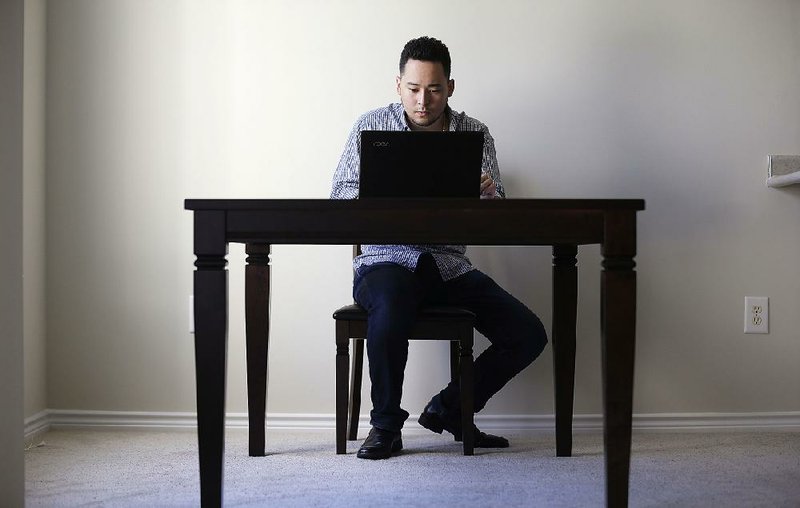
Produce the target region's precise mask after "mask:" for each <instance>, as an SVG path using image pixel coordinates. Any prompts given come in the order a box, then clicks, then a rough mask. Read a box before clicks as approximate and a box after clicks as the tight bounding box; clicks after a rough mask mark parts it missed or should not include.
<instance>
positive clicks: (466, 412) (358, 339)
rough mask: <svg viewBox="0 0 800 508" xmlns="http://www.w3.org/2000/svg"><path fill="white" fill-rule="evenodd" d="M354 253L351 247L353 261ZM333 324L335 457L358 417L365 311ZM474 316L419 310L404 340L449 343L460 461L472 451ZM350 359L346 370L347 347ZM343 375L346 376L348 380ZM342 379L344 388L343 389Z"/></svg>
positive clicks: (346, 313)
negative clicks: (458, 410)
mask: <svg viewBox="0 0 800 508" xmlns="http://www.w3.org/2000/svg"><path fill="white" fill-rule="evenodd" d="M359 252H360V249H359V246H355V247H354V255H356V254H358V253H359ZM333 319H334V320H335V322H336V453H338V454H342V453H345V451H346V441H347V440H348V439H349V440H351V441H354V440H356V439H357V433H358V419H359V413H360V411H361V379H362V371H363V366H364V341H365V340H366V337H367V311H366V310H364V309H363V308H362V307H361V306H360V305H356V304H353V305H346V306H344V307H342V308H340V309H338V310H336V312H334V313H333ZM474 326H475V314H473V313H472V312H470V311H468V310H465V309H461V308H458V307H425V308H423V309H422V310H421V311H420V314H419V319H418V320H417V323H416V326H415V327H414V329H413V330H412V332H411V336H410V337H409V339H416V340H448V341H450V378H451V380H453V381H455V380H458V381H459V384H460V386H461V426H462V429H463V430H462V440H463V445H464V455H472V454H473V451H474V436H473V432H472V429H473V427H474V415H473V407H474V403H473V389H472V386H473V373H472V368H473V357H472V347H473V342H474V335H473V328H474ZM351 340H352V341H353V349H354V355H353V358H352V369H349V367H350V341H351ZM348 370H350V372H349V374H350V375H349V376H348ZM348 377H349V378H350V379H349V383H348Z"/></svg>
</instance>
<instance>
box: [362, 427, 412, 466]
mask: <svg viewBox="0 0 800 508" xmlns="http://www.w3.org/2000/svg"><path fill="white" fill-rule="evenodd" d="M402 449H403V439H402V436H401V434H400V433H399V432H392V431H390V430H383V429H379V428H378V427H372V430H370V431H369V435H368V436H367V439H365V440H364V444H362V445H361V448H359V449H358V453H357V454H356V457H358V458H359V459H372V460H375V459H388V458H389V457H391V456H392V454H393V453H395V452H399V451H400V450H402Z"/></svg>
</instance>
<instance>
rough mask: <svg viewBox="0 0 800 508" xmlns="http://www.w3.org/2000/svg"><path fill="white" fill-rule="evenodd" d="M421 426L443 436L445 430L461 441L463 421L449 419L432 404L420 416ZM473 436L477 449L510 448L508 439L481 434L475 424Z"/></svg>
mask: <svg viewBox="0 0 800 508" xmlns="http://www.w3.org/2000/svg"><path fill="white" fill-rule="evenodd" d="M419 424H420V425H422V426H423V427H425V428H426V429H428V430H431V431H433V432H436V433H437V434H441V433H442V431H443V430H446V431H447V432H449V433H451V434H452V435H453V436H454V437H455V438H456V441H461V434H462V432H461V419H460V415H459V417H458V418H449V417H447V416H446V415H443V414H442V413H438V412H436V411H434V410H433V408H432V407H431V404H430V403H428V405H427V406H425V409H424V410H423V411H422V414H421V415H419ZM472 435H473V436H474V446H475V448H508V446H509V444H508V439H506V438H504V437H502V436H495V435H492V434H487V433H485V432H481V431H480V430H479V429H478V427H476V426H475V425H474V424H473V426H472Z"/></svg>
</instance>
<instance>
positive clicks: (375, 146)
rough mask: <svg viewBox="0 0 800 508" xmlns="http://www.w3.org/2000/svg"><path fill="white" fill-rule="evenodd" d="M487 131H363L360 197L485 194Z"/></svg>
mask: <svg viewBox="0 0 800 508" xmlns="http://www.w3.org/2000/svg"><path fill="white" fill-rule="evenodd" d="M482 161H483V132H474V131H458V132H421V131H362V132H361V167H360V173H359V197H360V198H477V197H480V182H481V164H482Z"/></svg>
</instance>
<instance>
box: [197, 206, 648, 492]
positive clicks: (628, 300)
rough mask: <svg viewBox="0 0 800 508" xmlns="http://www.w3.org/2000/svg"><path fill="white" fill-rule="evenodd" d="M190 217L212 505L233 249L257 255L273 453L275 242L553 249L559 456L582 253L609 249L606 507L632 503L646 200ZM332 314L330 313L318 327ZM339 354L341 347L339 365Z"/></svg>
mask: <svg viewBox="0 0 800 508" xmlns="http://www.w3.org/2000/svg"><path fill="white" fill-rule="evenodd" d="M185 208H186V209H187V210H192V211H193V212H194V254H195V256H196V257H197V260H196V261H195V267H196V271H195V273H194V303H195V364H196V375H197V426H198V439H199V449H200V492H201V501H202V505H203V506H220V505H221V504H222V476H223V474H222V471H223V470H222V465H223V455H224V439H223V438H224V425H225V369H226V351H227V320H228V272H227V269H226V265H227V261H226V259H225V256H226V254H227V251H228V244H229V243H231V242H236V243H244V244H246V252H247V255H248V257H247V261H246V263H247V266H246V268H245V292H246V297H245V302H246V303H245V307H246V309H245V312H246V320H247V332H246V335H247V338H246V340H247V385H248V386H247V390H248V412H249V431H250V450H249V451H250V455H252V456H263V455H264V454H265V442H264V424H265V408H266V393H267V392H266V380H267V354H268V347H267V345H268V337H269V298H270V294H269V277H270V268H269V253H270V245H274V244H356V243H362V244H380V243H390V244H397V243H401V244H402V243H439V244H467V245H545V246H552V247H553V329H552V332H551V344H552V347H553V354H554V370H555V390H556V411H555V412H556V453H557V455H559V456H569V455H571V453H572V403H573V391H574V390H573V387H574V372H575V363H574V362H575V322H576V308H577V280H578V279H577V261H576V255H577V250H578V246H579V245H586V244H600V245H601V252H602V256H603V260H602V274H601V328H602V330H601V350H602V373H603V374H602V377H603V380H602V381H603V417H604V419H603V438H604V448H605V465H606V502H607V505H608V506H625V505H627V501H628V476H629V470H630V451H631V415H632V405H633V364H634V348H635V343H636V272H635V271H634V268H635V266H636V263H635V262H634V257H635V255H636V212H638V211H640V210H644V201H643V200H638V199H612V200H593V199H507V200H478V199H474V200H464V199H452V200H442V199H418V200H379V199H373V200H344V201H335V200H327V199H297V200H221V199H220V200H217V199H189V200H186V203H185ZM520 275H521V276H523V274H520ZM331 311H333V309H331ZM329 317H330V316H329V314H328V313H323V314H321V315H320V316H319V319H328V318H329ZM331 336H333V321H332V320H331ZM334 350H335V348H334V341H333V340H331V358H333V352H334ZM331 446H332V448H331V450H333V444H332V445H331ZM332 453H333V452H332ZM464 460H469V459H468V458H466V457H465V459H464Z"/></svg>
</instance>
